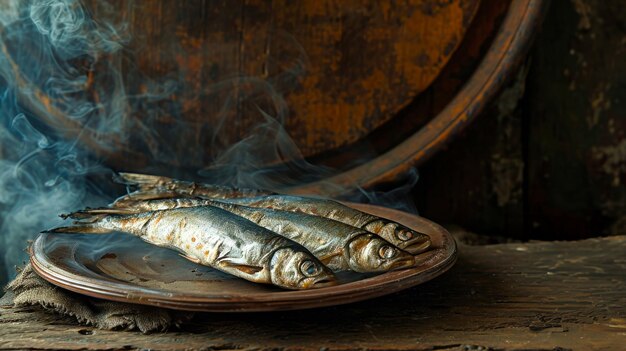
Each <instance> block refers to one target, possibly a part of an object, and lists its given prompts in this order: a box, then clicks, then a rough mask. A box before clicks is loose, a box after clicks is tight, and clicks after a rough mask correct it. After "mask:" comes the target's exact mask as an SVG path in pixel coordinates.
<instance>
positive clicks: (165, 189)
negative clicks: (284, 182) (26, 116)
mask: <svg viewBox="0 0 626 351" xmlns="http://www.w3.org/2000/svg"><path fill="white" fill-rule="evenodd" d="M116 180H117V181H118V182H120V183H123V184H126V185H130V186H135V187H137V188H138V190H137V191H136V192H134V193H131V194H129V195H127V198H126V199H128V198H134V199H136V200H148V199H159V198H173V197H179V196H181V195H184V196H202V197H208V198H215V199H232V198H240V197H256V196H262V195H272V194H275V193H273V192H270V191H264V190H257V189H245V188H235V187H228V186H222V185H214V184H205V183H195V182H188V181H182V180H177V179H172V178H168V177H161V176H154V175H148V174H138V173H119V175H118V178H117V179H116ZM124 198H125V197H122V198H121V199H120V200H123V199H124Z"/></svg>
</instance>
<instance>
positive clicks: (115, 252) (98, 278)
mask: <svg viewBox="0 0 626 351" xmlns="http://www.w3.org/2000/svg"><path fill="white" fill-rule="evenodd" d="M350 205H351V206H353V207H355V208H357V209H360V210H362V211H365V212H369V213H372V214H374V215H378V216H381V217H386V218H390V219H393V220H395V221H397V222H399V223H402V224H404V225H406V226H407V227H409V228H413V229H415V230H418V231H421V232H424V233H426V234H428V235H430V237H431V239H432V242H433V247H432V250H430V251H428V252H426V253H424V254H421V255H419V258H420V260H419V261H420V263H419V264H418V265H417V266H416V267H414V268H411V269H405V270H399V271H394V272H387V273H383V274H377V275H371V274H370V275H365V274H356V273H352V272H344V273H340V274H338V279H339V280H340V284H339V285H336V286H332V287H326V288H320V289H312V290H299V291H289V290H283V289H280V288H276V287H273V286H269V285H263V284H255V283H251V282H248V281H245V280H243V279H239V278H236V277H233V276H230V275H228V274H225V273H222V272H219V271H217V270H215V269H212V268H210V267H206V266H201V265H197V264H194V263H192V262H190V261H188V260H186V259H184V258H182V257H180V256H179V255H178V254H177V253H176V252H174V251H173V250H168V249H164V248H160V247H156V246H154V245H150V244H147V243H145V242H143V241H142V240H141V239H139V238H137V237H134V236H130V235H127V234H118V233H115V234H106V235H93V234H92V235H89V234H41V235H40V236H39V237H38V238H37V239H36V240H35V242H34V243H33V245H32V246H31V248H30V261H31V263H32V266H33V268H34V270H35V272H37V273H38V274H39V275H40V276H41V277H43V278H44V279H46V280H47V281H49V282H51V283H52V284H55V285H58V286H60V287H62V288H65V289H68V290H71V291H74V292H77V293H81V294H85V295H89V296H93V297H98V298H103V299H108V300H114V301H121V302H130V303H139V304H145V305H154V306H159V307H167V308H173V309H180V310H189V311H207V312H253V311H275V310H295V309H305V308H314V307H322V306H331V305H339V304H345V303H350V302H355V301H361V300H365V299H370V298H373V297H377V296H382V295H386V294H390V293H393V292H397V291H400V290H403V289H406V288H409V287H412V286H415V285H417V284H420V283H423V282H425V281H427V280H430V279H432V278H434V277H436V276H438V275H440V274H442V273H444V272H445V271H447V270H448V269H449V268H450V267H452V265H453V264H454V262H455V261H456V244H455V242H454V239H453V238H452V237H451V236H450V234H449V233H448V232H447V231H446V230H445V229H443V228H442V227H441V226H439V225H437V224H435V223H433V222H431V221H429V220H426V219H424V218H421V217H418V216H416V215H412V214H409V213H406V212H401V211H398V210H393V209H388V208H384V207H379V206H373V205H364V204H350Z"/></svg>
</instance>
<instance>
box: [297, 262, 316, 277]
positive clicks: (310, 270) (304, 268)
mask: <svg viewBox="0 0 626 351" xmlns="http://www.w3.org/2000/svg"><path fill="white" fill-rule="evenodd" d="M300 272H302V274H304V275H306V276H307V277H311V276H314V275H316V274H317V273H318V272H319V268H318V267H317V265H316V264H315V262H313V261H311V260H304V261H302V263H300Z"/></svg>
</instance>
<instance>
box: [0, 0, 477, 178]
mask: <svg viewBox="0 0 626 351" xmlns="http://www.w3.org/2000/svg"><path fill="white" fill-rule="evenodd" d="M85 3H86V4H87V5H88V6H87V7H88V9H89V11H90V12H92V13H93V14H94V16H95V17H96V18H100V17H101V16H102V18H101V20H102V21H104V20H110V21H111V22H113V23H115V22H119V21H122V22H127V23H128V34H130V35H131V36H132V38H133V39H132V40H131V41H130V42H129V43H128V44H127V45H126V46H127V47H128V50H127V51H128V52H129V53H132V54H130V57H129V58H126V59H127V60H130V61H131V62H132V63H129V64H127V65H123V66H121V67H119V69H120V70H121V73H122V74H123V76H124V80H125V82H124V88H125V89H127V90H128V95H129V96H130V97H135V96H143V95H150V94H154V93H153V92H152V91H151V90H150V89H152V88H154V87H151V85H157V82H158V81H160V80H166V81H167V80H168V79H171V77H177V78H176V84H177V86H178V88H177V89H176V90H174V91H173V92H171V93H170V94H169V95H168V94H165V96H163V97H161V99H162V100H163V101H162V102H161V103H159V105H158V108H157V109H153V110H150V106H147V105H145V104H144V105H140V106H130V105H129V106H128V108H127V111H126V112H125V113H127V116H125V117H124V118H125V119H128V120H133V119H137V120H139V121H140V122H141V123H142V124H143V125H144V127H147V128H149V129H150V130H151V133H150V135H145V136H142V137H136V136H132V135H131V136H130V138H127V137H125V136H123V135H122V134H121V133H117V131H113V132H111V133H103V132H102V131H99V130H94V129H92V128H91V127H90V126H89V125H84V124H83V123H82V122H80V121H76V120H73V119H72V118H70V117H68V116H65V114H66V111H63V110H62V109H61V108H59V106H58V105H59V103H58V102H59V101H57V100H59V99H58V98H56V99H55V97H53V96H49V94H47V93H46V92H45V91H43V90H42V89H40V88H41V87H38V86H35V85H33V84H32V82H29V81H28V79H27V78H26V77H24V75H22V74H21V73H20V67H19V66H18V64H17V63H12V68H11V70H12V71H13V72H14V74H15V77H16V79H17V80H18V81H19V82H18V83H19V85H20V86H21V87H23V89H22V90H24V89H26V90H27V91H29V92H30V91H32V94H25V95H20V96H18V99H19V101H20V103H21V104H22V105H24V107H25V108H27V109H29V110H32V112H34V113H35V114H36V115H37V116H38V118H40V119H42V120H43V121H44V122H46V123H47V124H48V125H49V126H51V127H52V128H54V129H56V130H57V131H58V132H59V133H60V134H62V135H63V136H64V137H65V138H67V139H74V138H78V139H79V140H80V142H81V143H83V145H85V146H87V147H88V148H90V149H92V150H93V151H94V152H96V153H97V154H98V155H99V156H103V157H106V158H107V159H108V162H107V163H108V164H109V165H111V166H114V167H117V168H126V169H131V168H132V169H136V167H137V162H139V163H140V164H142V165H146V164H150V163H155V162H159V161H160V162H163V163H164V164H169V165H175V166H177V167H186V168H201V167H204V166H207V164H209V163H210V161H212V160H211V152H198V151H197V150H198V149H199V148H198V147H197V146H198V145H202V146H203V147H204V148H205V149H206V150H215V149H216V148H219V147H224V146H225V145H230V144H232V143H234V142H237V141H239V140H241V139H243V138H245V137H246V136H248V135H249V132H250V130H251V129H253V128H254V127H255V126H257V125H258V124H261V123H263V121H264V120H263V116H260V115H259V114H258V113H257V112H258V111H257V110H256V109H255V108H256V107H261V108H263V109H264V110H267V112H268V113H269V114H271V115H280V114H282V113H283V112H285V111H276V108H277V107H276V106H273V105H282V104H283V102H282V100H284V103H285V104H286V106H287V107H288V110H289V111H288V114H287V115H286V116H282V117H284V126H285V128H286V130H287V132H288V133H289V135H290V136H291V137H292V138H293V139H294V141H295V143H296V144H297V146H298V147H299V148H300V150H301V151H302V154H303V155H304V156H310V155H313V154H316V153H319V152H323V151H327V150H331V149H334V148H336V147H339V146H342V145H345V144H348V143H351V142H355V141H357V140H359V139H361V138H364V137H366V136H367V135H368V134H369V133H370V132H371V131H372V130H373V129H375V128H377V127H378V126H380V125H381V124H382V123H384V122H385V121H388V120H389V119H391V118H393V116H394V115H395V114H396V113H397V112H398V111H399V110H400V109H401V108H402V107H404V106H406V105H407V104H408V103H409V102H410V101H411V100H412V99H413V98H414V97H415V96H416V95H418V94H419V93H420V92H422V91H423V90H424V89H425V88H427V87H428V86H429V85H430V83H431V82H432V81H433V80H434V79H435V78H436V77H437V75H438V74H439V72H440V71H441V69H442V68H443V67H444V66H445V65H446V63H447V62H448V60H449V59H450V57H451V56H452V54H453V53H454V51H455V49H456V48H457V46H458V45H459V44H460V43H461V42H462V40H463V37H464V34H465V31H466V29H467V28H468V27H469V25H470V24H471V20H472V18H473V16H474V14H475V12H476V10H477V8H478V5H479V0H453V1H438V0H411V1H406V2H398V3H394V4H393V6H391V5H390V4H389V3H387V2H384V1H382V2H380V1H336V0H324V1H302V2H295V3H289V4H287V3H286V2H284V1H278V0H276V1H236V2H231V1H212V2H210V1H202V0H194V1H184V2H166V1H153V2H145V3H144V2H120V1H113V2H112V3H113V4H114V5H115V7H116V8H117V9H118V10H117V11H116V15H115V17H116V18H112V19H109V18H104V16H105V11H104V10H102V9H101V7H99V6H97V3H98V1H86V2H85ZM2 44H3V43H2V40H0V45H2ZM0 50H2V51H3V54H4V56H5V57H6V58H7V59H9V60H10V59H11V58H12V57H13V56H14V55H13V52H12V51H14V50H11V48H8V47H7V46H4V45H2V47H1V48H0ZM114 59H115V58H106V57H103V58H101V60H103V61H107V60H114ZM109 74H111V72H107V71H105V70H102V69H100V70H99V69H98V67H96V68H95V69H94V70H93V71H92V72H90V77H92V78H93V79H91V80H90V83H89V85H87V86H86V87H85V88H86V94H87V95H93V99H94V100H96V101H97V100H98V99H99V98H100V97H99V96H98V94H97V92H96V90H97V89H102V88H106V87H98V86H96V85H98V84H99V83H98V77H100V76H107V75H109ZM126 80H127V81H126ZM104 83H109V84H110V82H109V81H106V82H104ZM162 88H166V87H162ZM105 103H106V102H105ZM99 117H102V116H99ZM174 124H179V125H176V126H174ZM131 125H132V123H130V122H129V123H127V126H131ZM221 125H224V126H226V128H222V129H221V130H220V131H219V133H218V134H217V137H215V136H214V135H212V133H213V131H212V129H219V128H220V126H221ZM173 132H175V133H173ZM102 138H108V139H110V140H109V141H108V145H109V146H111V147H104V146H103V145H101V144H100V143H101V140H102ZM142 138H144V139H150V138H152V139H150V140H142ZM173 138H176V139H178V140H192V141H194V144H193V147H190V146H189V144H187V143H178V144H176V145H173V146H170V147H172V148H173V149H174V153H175V154H177V155H185V157H184V158H182V159H181V158H177V157H170V158H169V159H165V155H163V154H161V155H160V156H161V157H160V159H157V160H151V159H150V155H148V154H147V152H146V150H144V149H145V148H150V147H155V146H151V145H149V144H154V143H158V142H163V141H164V140H168V139H173ZM129 153H130V154H132V155H133V162H132V163H131V162H129V161H128V158H127V157H126V156H127V155H128V154H129Z"/></svg>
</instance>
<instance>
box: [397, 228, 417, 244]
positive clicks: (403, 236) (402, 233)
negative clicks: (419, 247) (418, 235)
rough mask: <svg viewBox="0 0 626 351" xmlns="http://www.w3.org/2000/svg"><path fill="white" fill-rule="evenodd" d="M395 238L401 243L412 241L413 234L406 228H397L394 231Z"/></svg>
mask: <svg viewBox="0 0 626 351" xmlns="http://www.w3.org/2000/svg"><path fill="white" fill-rule="evenodd" d="M396 236H397V237H398V239H400V240H402V241H407V240H411V239H413V232H412V231H411V230H410V229H407V228H399V229H397V230H396Z"/></svg>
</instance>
